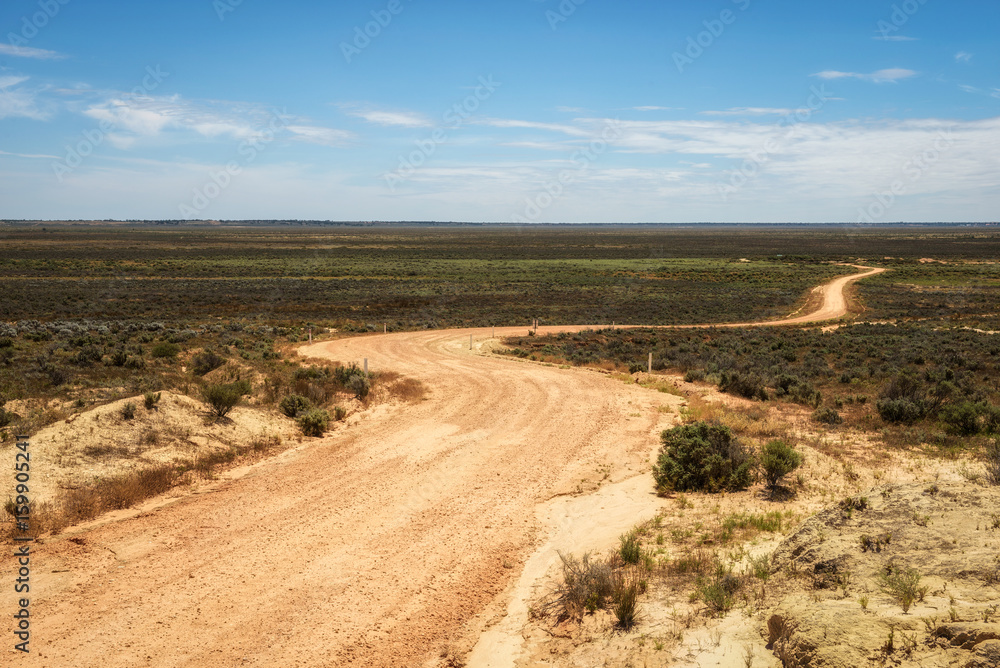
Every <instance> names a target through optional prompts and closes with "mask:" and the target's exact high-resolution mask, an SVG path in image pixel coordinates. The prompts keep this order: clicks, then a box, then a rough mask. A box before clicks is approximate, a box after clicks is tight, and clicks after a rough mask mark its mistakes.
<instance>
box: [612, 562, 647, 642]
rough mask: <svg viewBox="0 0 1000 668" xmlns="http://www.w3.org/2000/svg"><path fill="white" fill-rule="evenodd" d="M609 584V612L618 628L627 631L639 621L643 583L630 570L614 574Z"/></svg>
mask: <svg viewBox="0 0 1000 668" xmlns="http://www.w3.org/2000/svg"><path fill="white" fill-rule="evenodd" d="M611 582H612V592H611V599H612V605H611V612H612V613H613V614H614V616H615V620H616V621H617V624H616V625H617V626H618V628H620V629H622V630H623V631H628V630H630V629H631V628H632V627H633V626H635V625H636V622H638V621H639V593H640V591H641V590H642V589H643V588H644V587H643V583H642V582H640V580H639V578H638V577H637V575H636V574H635V572H633V571H632V570H631V569H630V570H628V571H625V572H618V573H615V574H614V575H613V576H612V578H611Z"/></svg>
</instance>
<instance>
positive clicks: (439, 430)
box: [0, 270, 880, 668]
mask: <svg viewBox="0 0 1000 668" xmlns="http://www.w3.org/2000/svg"><path fill="white" fill-rule="evenodd" d="M878 271H880V270H872V271H869V272H867V273H864V274H855V275H853V276H849V277H843V278H838V279H836V280H835V281H833V282H831V283H829V284H827V286H826V287H825V289H824V300H823V306H822V308H820V309H819V310H818V311H816V312H815V313H812V314H810V315H808V316H801V317H798V318H793V319H790V320H786V321H775V322H771V323H766V324H771V325H779V324H793V323H799V322H814V321H817V320H820V319H828V318H835V317H839V316H840V315H843V313H844V311H845V308H846V302H845V299H844V296H843V291H844V289H845V288H846V286H847V285H848V284H849V283H850V282H852V281H854V280H858V279H859V278H863V277H864V276H870V275H872V274H874V273H877V272H878ZM761 324H763V323H761ZM572 329H581V327H572V328H567V327H553V328H549V327H547V328H540V331H567V330H572ZM523 332H524V327H517V328H504V329H498V330H497V332H496V333H497V335H508V334H520V333H523ZM470 334H471V335H472V338H473V341H474V343H475V344H476V345H477V346H479V345H482V344H483V342H484V341H485V339H487V338H488V337H489V335H490V334H491V330H489V329H480V330H448V331H429V332H417V333H398V334H388V335H375V336H367V337H357V338H348V339H341V340H337V341H331V342H323V343H315V344H312V345H310V346H305V347H303V348H302V349H301V350H300V352H301V353H302V354H303V355H305V356H309V357H319V358H326V359H334V360H339V361H344V362H351V361H360V360H361V359H362V358H367V359H368V360H369V364H370V365H371V366H372V368H374V369H391V370H393V371H397V372H400V373H402V374H405V375H407V376H412V377H415V378H419V379H421V380H422V381H423V382H424V383H425V385H426V386H427V387H428V388H429V392H428V395H427V397H426V398H425V400H423V401H421V402H419V403H416V404H410V405H398V404H385V405H381V406H378V407H377V408H375V409H373V410H372V411H371V413H370V414H368V415H366V416H364V417H363V418H361V419H359V420H357V422H356V423H354V424H352V425H351V426H350V428H349V429H347V430H345V431H341V432H338V433H336V434H334V435H331V436H329V437H327V438H323V439H314V440H311V441H309V442H308V443H307V444H306V447H302V448H298V449H296V450H294V451H291V452H288V453H286V454H284V455H282V456H279V457H276V458H273V459H271V460H268V461H265V462H262V463H261V464H259V465H256V466H254V467H253V468H252V469H251V471H250V473H249V474H247V475H245V476H243V477H239V478H236V479H233V480H228V481H224V482H222V483H220V484H218V485H217V486H215V487H214V488H212V489H210V490H209V491H208V493H204V494H194V495H189V496H186V497H183V498H180V499H179V500H177V501H176V502H173V503H170V504H167V505H160V506H158V507H157V508H156V509H153V510H148V511H146V512H140V513H138V514H133V515H132V516H130V517H127V518H125V519H121V520H120V521H115V522H106V523H104V524H103V525H100V526H97V527H95V528H91V529H88V530H85V531H77V532H75V533H71V534H68V535H64V536H58V537H55V538H51V539H48V540H46V541H44V543H39V544H37V545H34V546H33V547H34V550H35V552H34V554H33V556H32V568H33V570H32V578H33V579H32V590H31V605H32V610H31V614H32V625H31V630H32V654H30V655H22V654H20V653H15V652H14V650H13V649H12V646H13V643H12V642H8V643H6V645H5V646H4V647H3V648H2V650H0V652H2V653H3V654H6V655H8V661H7V662H5V665H17V666H21V665H23V666H106V667H109V668H113V667H118V666H121V667H125V666H128V667H133V666H219V667H227V666H273V665H283V666H420V665H444V663H443V661H444V659H442V656H444V655H446V654H447V653H448V652H449V651H458V652H459V653H461V652H462V651H465V650H468V649H469V648H470V647H471V646H472V643H473V642H474V640H475V637H476V636H477V634H478V632H479V631H480V630H481V629H482V628H483V627H484V626H485V625H486V624H488V623H490V622H492V621H496V620H497V619H499V618H501V617H502V615H503V612H504V605H505V603H504V601H505V597H504V596H503V594H504V593H505V592H509V591H510V587H511V585H512V583H513V582H514V581H515V580H516V579H517V576H518V573H519V572H520V570H521V568H522V566H523V564H524V563H525V561H526V560H527V559H528V557H529V556H530V555H531V554H532V552H533V550H535V549H536V547H537V546H538V545H539V544H540V541H541V540H543V539H544V534H545V532H546V531H547V530H548V528H547V527H543V526H542V525H541V524H540V522H539V520H538V519H537V518H536V514H535V511H536V508H538V507H539V504H541V503H543V502H545V501H547V500H549V499H552V498H553V497H556V496H558V495H562V494H570V493H574V492H578V491H581V490H583V491H587V490H589V489H592V488H593V487H594V486H596V485H598V484H600V483H601V481H602V480H603V479H604V478H605V477H607V478H609V479H610V480H612V481H615V480H617V481H621V480H628V479H631V478H634V477H635V476H637V475H640V474H645V473H646V471H648V462H649V456H650V453H651V447H653V446H654V445H655V442H656V434H657V433H658V431H659V430H660V429H662V428H663V427H664V426H665V420H668V419H669V418H667V417H666V416H665V415H664V414H663V413H662V412H660V411H658V410H657V407H658V406H659V405H660V404H662V403H664V401H665V399H664V397H666V396H667V395H662V394H659V393H656V392H653V391H651V390H646V389H644V388H641V387H638V386H636V385H626V384H623V383H621V382H620V381H616V380H613V379H611V378H610V377H607V376H605V375H602V374H595V373H590V372H587V371H586V370H581V369H558V368H555V367H550V366H543V365H537V364H530V363H525V362H520V361H516V360H508V359H501V358H496V357H490V356H484V355H478V354H475V352H476V351H470V350H469V348H470V344H469V337H470ZM651 491H652V490H650V492H651ZM594 512H596V513H599V512H600V510H599V509H595V510H594ZM13 568H14V566H13V560H12V559H5V560H3V563H0V577H2V578H3V581H5V582H13V580H14V578H15V575H14V570H13ZM13 600H14V599H13V595H12V594H8V595H5V597H4V598H3V599H0V603H3V604H4V607H3V609H4V610H13V609H14V608H13ZM449 648H455V649H454V650H451V649H449Z"/></svg>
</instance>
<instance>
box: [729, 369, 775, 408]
mask: <svg viewBox="0 0 1000 668" xmlns="http://www.w3.org/2000/svg"><path fill="white" fill-rule="evenodd" d="M719 390H721V391H722V392H726V393H727V394H736V395H738V396H741V397H743V398H744V399H760V400H761V401H767V398H768V397H767V390H766V389H765V388H764V379H763V378H761V377H760V376H758V375H757V374H754V373H744V372H740V371H725V372H723V373H722V377H721V380H719Z"/></svg>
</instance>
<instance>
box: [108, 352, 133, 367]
mask: <svg viewBox="0 0 1000 668" xmlns="http://www.w3.org/2000/svg"><path fill="white" fill-rule="evenodd" d="M125 362H128V353H126V352H125V351H124V350H121V349H118V350H116V351H114V352H113V353H111V354H110V355H108V359H107V362H106V364H107V365H108V366H125Z"/></svg>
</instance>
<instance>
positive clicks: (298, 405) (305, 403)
mask: <svg viewBox="0 0 1000 668" xmlns="http://www.w3.org/2000/svg"><path fill="white" fill-rule="evenodd" d="M312 407H313V404H312V402H311V401H309V400H308V399H306V398H305V397H303V396H301V395H298V394H289V395H288V396H287V397H285V398H284V399H282V400H281V403H279V404H278V408H279V409H280V410H281V412H282V413H284V414H285V415H286V416H287V417H290V418H297V417H298V416H299V415H301V414H303V413H305V412H306V411H308V410H310V409H311V408H312Z"/></svg>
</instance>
